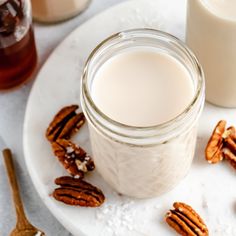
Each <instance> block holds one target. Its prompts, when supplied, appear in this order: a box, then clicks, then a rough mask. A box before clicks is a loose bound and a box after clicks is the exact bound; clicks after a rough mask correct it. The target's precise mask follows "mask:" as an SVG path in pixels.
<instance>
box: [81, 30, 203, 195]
mask: <svg viewBox="0 0 236 236" xmlns="http://www.w3.org/2000/svg"><path fill="white" fill-rule="evenodd" d="M146 46H147V47H153V48H154V49H155V50H160V51H161V52H162V53H166V54H168V55H171V56H172V57H174V58H175V59H176V60H178V61H179V62H180V63H181V64H182V65H183V66H184V67H185V68H186V69H187V71H188V73H189V75H190V76H189V77H190V79H191V83H192V84H193V87H194V98H193V99H192V101H191V103H190V104H189V105H188V106H187V107H186V108H185V110H184V111H183V112H182V113H181V114H179V115H178V116H176V117H175V118H173V119H171V120H169V121H167V122H165V123H163V124H158V125H154V126H150V127H135V126H129V125H125V124H121V123H119V122H117V121H115V120H113V119H111V118H110V117H108V116H106V114H104V113H103V112H102V111H101V110H99V108H98V107H97V106H96V104H95V102H94V100H93V98H92V96H91V87H92V84H93V81H94V77H95V75H96V73H97V72H98V70H99V68H100V67H101V66H102V65H103V64H104V63H105V62H106V61H107V60H109V59H110V58H111V57H113V56H114V55H117V54H118V53H119V52H121V51H123V50H126V49H132V48H137V47H146ZM121 69H122V68H121ZM167 69H168V68H167ZM107 99H109V98H107ZM204 100H205V83H204V75H203V72H202V69H201V66H200V65H199V63H198V61H197V59H196V57H195V56H194V55H193V53H192V52H191V51H190V50H189V49H188V48H187V47H186V46H185V44H184V43H183V42H181V41H180V40H178V39H177V38H175V37H174V36H171V35H169V34H167V33H164V32H161V31H157V30H152V29H135V30H129V31H124V32H120V33H117V34H115V35H113V36H111V37H109V38H108V39H106V40H104V41H103V42H102V43H101V44H99V45H98V46H97V47H96V48H95V49H94V51H93V52H92V53H91V55H90V56H89V58H88V60H87V62H86V65H85V68H84V73H83V76H82V91H81V103H82V104H81V105H82V109H83V112H84V114H85V116H86V118H87V121H88V126H89V133H90V141H91V146H92V153H93V158H94V161H95V165H96V168H97V171H98V172H99V173H100V174H101V176H102V177H103V178H104V180H105V181H106V182H108V183H109V184H110V186H111V187H113V188H114V189H115V190H116V191H117V192H118V193H120V194H124V195H128V196H132V197H136V198H149V197H154V196H158V195H160V194H163V193H166V192H167V191H169V190H170V189H172V188H173V187H175V186H176V185H177V184H178V183H179V182H180V180H181V179H183V177H185V176H186V174H187V173H188V171H189V169H190V166H191V163H192V159H193V156H194V151H195V145H196V139H197V124H198V119H199V116H200V115H201V113H202V109H203V106H204Z"/></svg>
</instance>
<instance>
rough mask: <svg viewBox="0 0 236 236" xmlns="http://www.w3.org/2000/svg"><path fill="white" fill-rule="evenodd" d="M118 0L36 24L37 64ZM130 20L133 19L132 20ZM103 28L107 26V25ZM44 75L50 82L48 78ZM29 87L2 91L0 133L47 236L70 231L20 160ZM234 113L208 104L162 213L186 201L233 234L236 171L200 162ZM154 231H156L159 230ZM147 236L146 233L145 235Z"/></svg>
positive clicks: (1, 210)
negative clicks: (188, 161) (187, 168)
mask: <svg viewBox="0 0 236 236" xmlns="http://www.w3.org/2000/svg"><path fill="white" fill-rule="evenodd" d="M181 1H182V0H181ZM102 2H103V4H102ZM116 2H118V1H102V0H94V1H93V3H92V5H91V6H90V8H89V9H88V11H86V12H85V13H84V14H83V15H81V16H79V17H77V18H75V19H73V20H71V21H68V22H66V23H63V24H58V25H54V26H40V25H36V38H37V41H38V45H39V55H40V60H41V62H42V61H44V60H45V59H46V57H47V56H48V54H49V53H50V52H51V51H52V49H53V48H54V47H55V45H56V44H57V43H58V42H59V41H60V40H61V39H62V38H63V37H64V36H66V35H67V34H68V33H69V32H70V31H71V30H72V29H73V28H75V27H76V26H77V25H79V24H80V23H81V22H83V21H85V20H87V19H88V18H89V17H90V16H92V15H93V14H94V13H95V12H97V11H99V10H101V9H103V8H106V7H107V6H108V5H112V4H114V3H116ZM119 2H121V1H119ZM169 2H170V4H171V3H172V4H174V3H176V1H175V0H169ZM161 11H162V12H165V11H166V9H161ZM175 17H176V16H175V14H173V15H172V17H171V18H168V19H165V20H166V21H168V20H170V21H175V20H176V19H175ZM130 20H131V21H132V18H131V19H130ZM104 27H106V25H105V24H104ZM95 30H100V29H95ZM169 31H170V32H172V33H173V34H175V35H176V36H179V37H181V38H182V37H183V32H182V31H181V30H180V29H179V27H178V26H177V27H175V28H172V29H169ZM47 79H48V80H50V78H47ZM30 87H31V83H30V84H28V85H26V86H24V87H22V88H21V89H19V90H17V91H15V92H11V93H7V94H1V96H0V105H1V108H2V111H1V116H0V119H1V122H0V135H1V136H3V137H4V139H5V141H6V143H7V144H8V145H9V146H10V147H11V148H12V149H13V150H14V152H15V153H17V156H16V157H17V173H18V175H19V180H20V183H21V187H22V193H23V197H24V202H25V204H26V210H27V213H28V215H29V217H30V218H31V219H32V222H33V223H34V224H35V225H37V226H39V227H40V228H42V229H44V230H45V232H46V233H47V235H53V236H54V235H58V236H64V235H69V233H67V232H66V231H64V229H63V228H62V227H61V226H60V225H59V224H58V223H57V222H56V221H55V220H54V218H53V217H52V216H51V215H50V213H49V212H48V210H46V209H45V207H44V205H43V204H42V203H41V200H40V199H39V198H38V196H37V194H36V193H35V191H34V189H33V187H32V184H31V181H30V179H29V176H28V174H27V171H26V169H25V165H24V162H23V153H22V124H23V116H24V110H25V104H26V100H27V97H28V93H29V90H30ZM45 89H46V88H45ZM235 117H236V111H235V110H233V109H231V110H229V109H222V108H217V107H214V106H211V105H207V106H206V108H205V110H204V114H203V116H202V117H201V121H200V126H199V135H198V145H197V151H196V156H195V159H194V163H193V166H192V170H191V172H190V174H189V175H188V176H187V178H186V179H185V180H184V181H183V182H182V183H181V184H180V185H179V186H178V188H176V189H175V190H174V191H172V192H170V193H169V194H168V195H164V196H163V197H161V198H160V205H157V206H156V207H157V211H161V212H162V213H163V214H161V215H164V212H165V211H166V210H167V208H169V207H170V206H171V204H172V202H173V201H176V200H177V201H178V200H180V201H185V202H188V203H191V205H193V206H194V207H195V208H196V209H198V211H199V212H200V213H201V214H202V216H203V217H204V219H205V220H206V221H207V222H209V227H210V230H211V235H213V236H235V235H236V228H235V225H236V222H235V214H236V200H235V197H234V196H235V188H234V187H233V186H234V181H235V172H234V171H233V170H232V169H230V168H229V167H228V165H227V164H221V165H217V166H210V165H208V164H207V163H206V162H205V160H204V153H203V150H204V147H205V145H206V142H207V139H208V138H209V133H210V132H211V130H212V128H213V126H214V124H215V123H216V122H217V121H218V120H219V119H221V118H224V119H227V120H228V121H229V123H230V124H234V125H235V123H236V122H235ZM0 168H1V169H0V186H1V191H0V235H1V236H2V235H3V236H5V235H8V232H9V230H10V228H11V227H12V226H13V225H14V223H13V222H14V218H13V217H12V216H13V211H12V210H11V204H10V198H9V188H8V185H7V181H6V177H5V175H4V170H3V166H2V164H0ZM42 168H43V167H42ZM38 171H40V168H38ZM141 207H144V208H145V209H146V210H147V211H149V205H147V206H145V204H142V206H141ZM145 209H144V210H145ZM154 220H156V221H157V222H158V224H159V223H160V224H161V227H163V230H167V227H166V226H165V225H164V224H163V226H162V223H161V222H162V219H161V218H156V219H154ZM78 223H79V222H78ZM165 232H167V231H165ZM131 235H132V234H131ZM144 235H146V234H144ZM156 235H159V234H158V232H157V233H156ZM166 235H167V234H161V235H160V236H166ZM168 235H172V231H168ZM173 235H174V234H173ZM93 236H97V235H93ZM102 236H106V235H102ZM119 236H120V235H119ZM122 236H123V235H122ZM132 236H133V235H132ZM146 236H150V235H148V234H147V235H146Z"/></svg>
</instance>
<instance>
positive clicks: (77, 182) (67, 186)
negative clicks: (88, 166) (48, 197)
mask: <svg viewBox="0 0 236 236" xmlns="http://www.w3.org/2000/svg"><path fill="white" fill-rule="evenodd" d="M55 184H57V185H60V187H59V188H57V189H55V190H54V192H53V194H52V195H53V197H54V198H55V199H56V200H58V201H61V202H64V203H65V204H68V205H79V206H84V207H98V206H100V205H102V204H103V202H104V201H105V196H104V194H103V193H102V191H101V190H100V189H98V188H97V187H95V186H93V185H91V184H89V183H87V182H85V181H84V180H82V179H75V178H72V177H69V176H63V177H60V178H57V179H56V180H55Z"/></svg>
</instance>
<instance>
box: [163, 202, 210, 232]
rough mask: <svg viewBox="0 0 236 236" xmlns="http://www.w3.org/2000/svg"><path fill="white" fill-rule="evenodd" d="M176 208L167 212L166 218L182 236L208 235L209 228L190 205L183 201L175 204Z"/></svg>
mask: <svg viewBox="0 0 236 236" xmlns="http://www.w3.org/2000/svg"><path fill="white" fill-rule="evenodd" d="M173 206H174V209H173V210H170V211H168V212H167V214H166V217H165V220H166V222H167V224H168V225H169V226H170V227H172V228H173V229H174V230H175V231H176V232H177V233H179V234H180V235H182V236H208V235H209V233H208V229H207V226H206V225H205V223H204V221H203V220H202V218H201V217H200V216H199V215H198V214H197V213H196V212H195V211H194V210H193V209H192V207H190V206H189V205H187V204H185V203H181V202H175V203H174V204H173Z"/></svg>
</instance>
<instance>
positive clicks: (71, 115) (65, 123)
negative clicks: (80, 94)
mask: <svg viewBox="0 0 236 236" xmlns="http://www.w3.org/2000/svg"><path fill="white" fill-rule="evenodd" d="M78 108H79V106H78V105H71V106H66V107H64V108H62V109H61V110H60V111H59V112H58V113H57V114H56V115H55V117H54V118H53V120H52V122H51V123H50V124H49V126H48V128H47V130H46V137H47V139H48V141H50V142H55V141H56V140H57V139H70V138H71V136H72V135H73V134H74V133H75V132H77V131H78V130H79V128H80V127H81V126H82V125H83V124H84V123H85V117H84V114H83V113H82V112H80V113H78V112H77V110H78Z"/></svg>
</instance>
